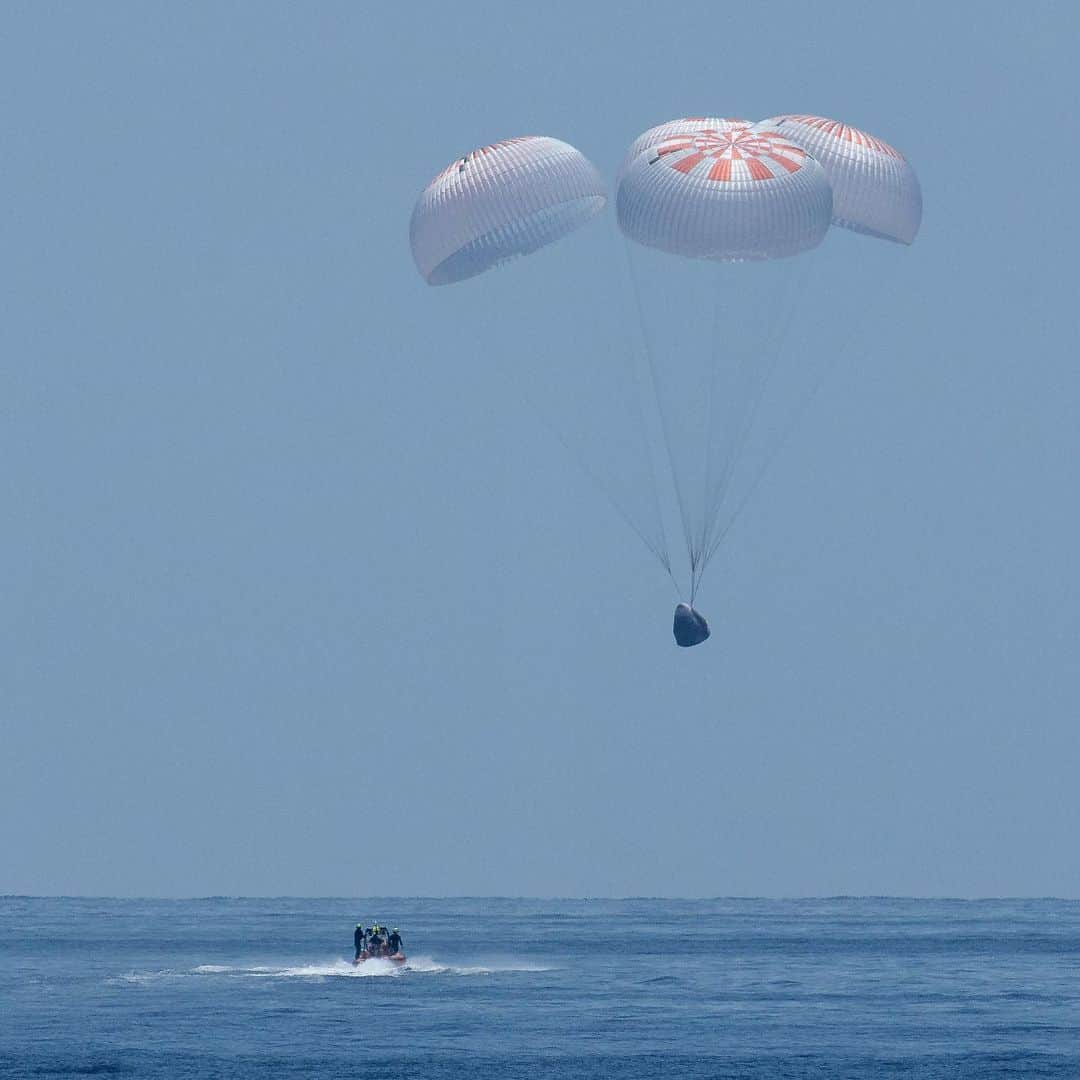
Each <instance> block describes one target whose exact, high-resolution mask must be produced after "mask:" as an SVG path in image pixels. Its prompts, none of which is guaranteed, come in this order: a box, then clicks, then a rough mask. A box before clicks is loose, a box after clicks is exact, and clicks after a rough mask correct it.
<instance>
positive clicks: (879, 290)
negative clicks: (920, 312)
mask: <svg viewBox="0 0 1080 1080" xmlns="http://www.w3.org/2000/svg"><path fill="white" fill-rule="evenodd" d="M891 280H892V277H891V275H890V274H881V275H880V277H879V278H878V282H877V286H876V288H875V290H874V292H873V294H872V295H871V298H870V300H869V301H868V302H867V303H866V304H864V305H863V307H862V309H861V312H860V314H859V316H858V317H857V318H856V319H855V321H854V324H853V325H852V327H851V328H850V329H849V332H848V333H847V335H846V336H845V339H844V340H843V341H842V342H841V343H840V345H839V346H838V347H837V348H836V349H835V350H834V351H833V353H832V355H831V356H830V358H829V360H828V361H827V362H826V364H825V365H824V366H823V367H822V369H821V371H820V372H819V373H818V374H817V376H816V377H815V379H814V381H813V383H812V384H811V386H810V388H809V390H807V391H806V393H805V394H804V395H803V397H802V398H801V400H800V401H799V402H798V403H797V404H796V406H795V408H794V409H793V410H792V412H791V415H790V416H789V418H788V421H787V423H786V424H785V426H784V430H783V431H782V432H781V434H780V437H779V439H777V440H776V442H775V444H774V445H773V447H772V448H771V449H770V451H769V453H768V454H767V455H766V457H765V460H764V461H763V462H762V463H761V465H760V467H759V468H758V470H757V472H756V474H755V475H754V478H753V480H752V481H751V482H750V486H749V487H748V488H747V489H746V491H745V492H744V494H743V497H742V498H741V499H740V500H739V502H738V504H737V505H736V507H735V510H734V512H733V513H732V514H731V516H730V517H729V518H728V520H727V521H726V522H725V524H724V526H723V528H722V529H721V530H720V532H719V534H718V535H717V537H716V539H715V540H714V541H713V544H712V547H711V548H710V549H709V552H708V554H707V556H706V562H708V560H709V559H711V558H712V557H713V555H714V554H715V553H716V551H717V550H718V549H719V547H720V545H721V544H722V543H723V542H724V540H725V538H726V537H727V535H728V533H729V532H731V530H732V528H734V526H735V522H736V521H738V519H739V517H740V515H741V514H742V512H743V510H744V509H745V508H746V505H747V503H749V502H750V499H751V498H752V497H753V495H754V492H755V491H756V490H757V489H758V486H759V485H760V484H761V481H762V480H763V479H764V478H765V474H766V473H767V472H768V471H769V469H770V467H771V466H772V464H773V462H774V461H775V460H776V459H777V457H779V455H780V451H781V450H782V449H783V448H784V446H785V445H786V444H787V441H788V439H789V438H790V437H791V435H792V433H793V432H794V431H795V428H796V427H798V425H799V421H800V420H801V419H802V418H803V416H805V415H806V412H807V410H808V409H809V408H810V404H811V403H812V402H813V400H814V398H815V397H816V396H817V394H818V391H819V390H820V389H821V387H822V386H823V385H824V384H825V380H826V379H827V378H828V377H829V375H830V374H831V373H832V372H833V371H834V370H835V369H836V367H837V366H838V364H839V363H840V360H841V358H842V357H843V356H844V355H845V354H846V353H847V352H848V351H849V350H850V349H851V348H852V346H853V345H854V343H855V342H856V341H857V340H859V339H860V338H861V337H862V333H861V331H862V328H863V326H864V325H865V324H866V322H867V320H868V318H869V315H870V312H871V311H872V310H873V309H874V308H876V307H877V305H878V304H879V303H880V302H881V299H882V297H883V296H885V294H886V293H887V292H888V289H887V288H886V285H887V284H888V283H890V282H891Z"/></svg>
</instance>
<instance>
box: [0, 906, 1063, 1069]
mask: <svg viewBox="0 0 1080 1080" xmlns="http://www.w3.org/2000/svg"><path fill="white" fill-rule="evenodd" d="M376 921H378V922H380V923H382V924H384V925H388V926H397V927H400V928H401V932H402V936H403V938H404V940H405V951H406V952H407V953H408V956H409V960H408V963H407V964H406V965H405V966H404V967H397V966H394V965H392V964H390V963H389V962H387V961H377V962H373V963H367V964H364V965H362V966H361V967H359V968H354V967H353V966H352V964H351V958H352V931H353V927H354V925H355V924H356V923H357V922H363V923H364V924H365V925H368V924H370V923H372V922H376ZM92 1075H106V1076H112V1075H115V1076H133V1077H151V1078H156V1077H236V1078H242V1077H266V1078H269V1077H301V1076H303V1077H351V1076H356V1077H371V1078H387V1080H389V1078H396V1077H422V1078H430V1080H442V1078H447V1080H448V1078H452V1077H497V1078H517V1077H521V1078H529V1080H536V1078H540V1077H560V1078H562V1077H566V1078H571V1077H575V1078H576V1077H586V1078H588V1077H596V1078H600V1077H604V1078H621V1077H669V1076H670V1077H690V1078H697V1077H702V1078H704V1077H710V1078H713V1077H715V1078H728V1077H730V1078H742V1077H746V1078H750V1077H753V1078H762V1080H764V1078H781V1077H783V1078H796V1077H815V1078H824V1077H851V1078H856V1077H875V1078H882V1077H884V1078H889V1077H919V1078H933V1077H943V1078H944V1077H949V1078H955V1077H971V1078H980V1080H982V1078H995V1077H1006V1076H1007V1077H1025V1078H1027V1077H1062V1078H1065V1077H1068V1078H1071V1080H1075V1078H1080V903H1077V902H1065V901H1058V900H989V901H960V900H896V899H849V898H837V899H827V900H740V899H731V900H703V901H679V900H644V899H638V900H510V899H453V900H437V899H378V900H372V899H364V900H349V899H326V900H314V899H313V900H302V899H224V898H212V899H201V900H94V899H39V898H23V897H7V898H3V899H0V1076H3V1077H16V1076H17V1077H23V1076H27V1077H30V1076H33V1077H61V1076H92Z"/></svg>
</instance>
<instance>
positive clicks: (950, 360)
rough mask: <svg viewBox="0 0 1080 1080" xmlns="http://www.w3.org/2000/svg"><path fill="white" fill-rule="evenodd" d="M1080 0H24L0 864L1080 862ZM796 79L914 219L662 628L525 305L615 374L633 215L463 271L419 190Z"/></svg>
mask: <svg viewBox="0 0 1080 1080" xmlns="http://www.w3.org/2000/svg"><path fill="white" fill-rule="evenodd" d="M1077 23H1078V19H1077V15H1076V9H1075V7H1073V6H1072V5H1067V4H1058V5H1054V4H1033V5H1028V6H1025V7H1024V8H1023V9H1022V10H1021V9H1020V8H1017V7H1015V6H1013V5H993V4H989V5H974V4H972V5H950V6H947V7H946V8H945V10H942V6H941V5H936V4H906V5H862V4H853V3H845V4H832V5H828V6H824V5H815V6H813V7H809V6H807V5H802V4H754V5H749V4H748V5H737V6H721V5H716V4H701V5H693V4H683V5H680V4H669V5H651V4H632V3H631V4H623V5H605V4H597V5H592V6H589V7H588V8H587V9H586V10H580V8H579V6H578V5H575V4H570V3H555V4H549V5H544V6H535V7H530V8H527V9H523V10H521V11H517V10H516V9H514V8H510V7H507V6H505V5H499V4H475V3H460V4H455V5H426V4H413V5H398V6H396V8H394V9H393V10H391V8H390V6H386V7H384V8H382V9H380V10H376V9H374V8H371V7H369V6H364V5H355V4H332V3H324V4H321V5H318V6H311V7H305V6H301V5H291V4H272V3H267V4H258V5H256V4H196V5H189V6H174V5H166V4H118V3H105V4H100V5H79V4H55V3H53V4H41V3H33V4H28V3H11V4H9V5H7V7H6V11H5V24H6V26H5V34H4V36H3V40H2V42H0V117H2V122H3V130H4V140H3V141H4V150H3V166H2V172H0V175H2V176H3V190H4V197H3V200H2V202H0V207H2V208H0V243H2V245H3V251H4V259H3V263H2V267H3V268H2V271H0V273H2V274H3V296H4V301H5V303H4V317H3V319H2V320H0V354H2V356H3V360H2V363H0V410H2V415H3V424H2V427H0V439H2V442H0V448H2V451H3V457H4V465H5V467H4V470H3V474H2V475H3V483H4V503H5V505H6V506H7V508H8V513H7V514H6V515H5V522H4V527H3V529H2V530H0V575H2V588H3V597H4V600H3V606H2V614H0V690H2V699H0V710H2V711H0V725H2V727H0V739H2V752H0V892H28V893H97V894H116V895H126V894H144V895H147V894H164V895H192V894H233V893H246V894H283V893H291V894H306V895H313V894H336V895H342V894H344V895H355V894H361V895H371V894H380V895H386V894H424V895H442V894H489V893H499V894H539V895H626V894H637V895H641V894H645V895H654V894H655V895H721V894H739V895H747V894H765V895H808V894H836V893H875V894H881V893H901V894H915V895H928V894H929V895H942V894H948V895H1001V894H1009V895H1019V894H1027V895H1045V894H1056V895H1062V896H1080V870H1078V869H1077V867H1076V864H1075V860H1073V859H1072V858H1071V856H1070V852H1071V851H1072V850H1073V848H1074V846H1075V836H1076V832H1077V828H1078V826H1080V794H1078V786H1077V784H1076V775H1077V766H1078V764H1080V736H1078V734H1077V719H1078V715H1080V665H1078V664H1077V662H1076V655H1077V641H1078V638H1080V568H1078V563H1077V559H1076V550H1077V533H1078V531H1080V514H1078V511H1077V506H1076V494H1075V493H1076V463H1077V459H1078V452H1080V434H1078V429H1077V423H1076V415H1077V403H1078V401H1080V376H1078V375H1077V370H1076V363H1075V361H1076V356H1077V344H1078V333H1077V329H1078V326H1077V320H1078V316H1077V305H1076V281H1077V278H1076V270H1075V257H1074V252H1075V250H1076V242H1077V225H1076V221H1077V218H1076V215H1075V212H1074V210H1073V208H1072V207H1073V202H1074V200H1075V188H1076V176H1077V169H1078V166H1080V151H1078V140H1077V139H1076V136H1075V127H1076V125H1075V116H1074V109H1075V101H1076V77H1075V74H1074V70H1075V65H1074V56H1073V52H1074V49H1073V44H1074V42H1075V41H1076V38H1077V32H1078V30H1080V27H1078V25H1077ZM791 111H794V112H812V113H818V114H823V115H827V116H835V117H838V118H841V119H843V120H845V121H847V122H849V123H852V124H855V125H858V126H862V127H865V128H867V129H869V130H871V131H873V132H874V133H875V134H878V135H880V136H881V137H883V138H885V139H886V140H888V141H889V142H891V143H892V144H893V145H895V146H897V147H899V148H900V149H901V150H903V152H904V153H905V154H906V155H907V156H908V157H909V159H910V160H911V161H912V162H913V163H914V165H915V167H916V169H917V171H918V173H919V176H920V179H921V182H922V187H923V194H924V201H925V215H924V220H923V227H922V232H921V233H920V235H919V237H918V240H917V242H916V243H915V245H914V246H913V247H912V248H911V249H910V250H906V251H901V250H900V249H897V254H898V255H899V256H900V257H901V262H899V263H898V264H897V269H896V270H894V271H893V272H892V274H891V277H890V292H889V294H888V295H887V297H886V300H885V303H884V314H883V315H882V316H881V317H880V318H879V319H878V321H877V322H875V324H874V325H875V328H876V332H874V333H873V334H867V335H865V336H864V338H863V344H862V346H861V347H858V348H856V349H854V350H853V351H852V352H851V353H849V354H848V355H846V356H845V357H843V358H842V359H841V360H840V361H839V362H837V363H836V364H835V366H834V367H833V369H832V370H831V371H830V373H829V376H828V378H827V380H826V382H825V384H824V385H823V387H822V388H821V390H820V392H819V393H818V394H817V396H816V397H815V399H814V400H813V402H812V405H811V407H810V409H809V410H808V411H807V413H806V415H805V416H804V418H803V420H802V422H801V423H800V424H799V426H798V428H797V429H796V430H795V431H794V432H793V434H792V436H791V438H790V440H789V441H788V442H787V444H786V445H785V447H784V448H783V451H782V453H781V454H780V456H779V457H778V459H777V460H776V462H775V464H774V466H773V468H772V469H771V471H770V473H769V475H768V476H767V478H766V480H765V481H764V483H763V484H762V485H761V487H760V489H759V490H758V492H757V494H756V496H755V498H754V500H753V502H752V503H751V505H750V506H749V507H748V508H747V510H746V512H745V514H744V515H743V516H742V518H741V519H740V521H739V523H738V526H737V527H736V529H735V530H734V531H733V533H732V534H731V537H730V540H729V542H728V543H727V544H726V545H725V548H724V551H723V552H722V554H721V556H720V557H719V558H718V560H717V562H716V563H715V564H714V566H713V567H712V568H711V570H710V577H709V580H708V583H707V595H706V597H705V598H704V601H705V602H704V607H705V609H706V611H707V614H708V615H709V617H710V620H711V623H712V627H713V638H712V640H710V641H709V642H708V643H707V644H706V645H705V646H702V647H701V648H699V649H694V650H690V651H682V650H677V649H676V648H675V646H674V645H673V643H672V640H671V632H670V618H671V608H672V603H673V600H674V595H673V592H672V589H671V586H670V583H668V582H667V581H666V579H665V578H664V576H663V574H662V573H661V572H659V571H658V570H657V568H656V565H655V563H652V562H650V559H649V556H648V554H647V552H646V551H645V550H644V548H643V547H642V546H641V545H640V544H639V542H638V541H637V540H636V539H635V537H634V536H633V534H632V533H631V532H630V531H629V530H627V529H626V527H625V525H624V524H623V523H622V522H620V520H619V519H618V517H617V516H616V515H615V514H613V513H612V511H611V510H610V508H609V507H608V506H607V505H606V504H605V503H604V502H603V500H601V499H599V498H598V497H597V494H596V491H595V489H594V487H593V486H592V485H591V484H590V482H589V481H588V479H587V478H586V477H585V476H583V474H582V473H581V471H580V470H579V469H578V468H577V466H576V465H575V464H574V462H573V461H572V459H571V458H569V457H568V456H567V454H566V453H565V452H564V451H563V450H562V448H561V447H560V446H559V445H558V443H557V441H556V440H555V439H553V437H552V434H551V432H550V431H549V430H547V428H546V427H545V426H544V424H542V423H540V422H538V421H537V418H536V416H535V415H534V414H533V413H532V412H531V411H530V410H529V409H528V408H526V407H524V406H523V404H522V399H521V395H520V394H519V393H515V385H516V384H517V383H518V381H519V380H518V379H517V377H516V374H515V372H516V371H528V372H533V371H534V370H535V369H534V367H530V366H529V365H536V364H538V363H541V362H542V361H543V359H544V355H545V338H544V336H543V335H544V332H545V324H544V320H539V321H538V317H537V311H536V304H535V295H536V292H535V290H536V289H537V288H544V289H547V290H550V292H549V293H548V294H547V295H548V296H549V297H554V298H556V299H557V300H558V299H560V298H561V300H562V301H563V306H564V309H565V314H564V316H563V317H561V318H560V319H558V320H554V321H551V323H550V326H549V327H548V328H549V329H550V331H551V333H552V335H553V336H554V337H555V338H557V339H558V340H559V341H560V342H561V343H563V345H564V351H562V352H561V353H560V356H561V358H562V359H563V360H564V361H566V360H567V359H569V360H571V361H572V360H573V359H574V354H573V353H569V352H567V351H565V350H567V349H571V348H573V347H574V345H573V343H575V342H576V343H577V347H580V349H581V355H582V357H583V359H586V358H588V357H589V356H590V355H592V356H599V357H602V358H603V361H604V362H605V363H608V362H611V361H612V359H616V360H617V359H618V356H619V348H620V347H621V345H620V344H616V342H621V340H622V339H621V338H620V336H619V335H620V330H621V329H623V328H621V327H620V321H621V320H622V315H623V312H624V311H625V309H624V308H619V307H618V306H615V305H617V303H618V301H617V299H612V298H613V297H617V296H618V295H619V293H618V289H617V288H613V287H612V280H613V279H612V275H611V273H609V270H608V267H609V266H610V263H605V262H604V261H603V260H602V259H601V258H600V257H599V256H597V257H595V258H594V257H593V253H594V252H599V251H601V249H603V248H604V245H605V244H606V243H607V241H606V240H605V239H604V238H605V237H608V236H610V235H611V230H613V229H614V221H613V215H611V214H610V213H608V214H607V215H606V216H605V217H604V218H603V219H602V221H600V222H598V223H596V224H595V229H594V228H593V226H590V230H593V231H591V232H590V231H589V230H583V233H582V237H581V239H580V242H579V241H578V238H576V237H575V238H572V241H571V242H567V244H565V245H559V246H558V247H557V248H555V249H552V251H550V252H545V253H543V254H541V255H538V256H536V257H535V259H530V260H527V261H526V262H523V263H521V264H520V273H519V267H518V266H514V267H510V268H508V269H507V270H505V271H501V272H500V273H499V274H497V275H487V276H486V277H485V278H484V279H479V280H477V281H476V282H472V283H468V284H467V285H462V286H460V287H456V288H452V289H451V288H448V289H430V288H428V287H427V286H426V285H425V284H424V283H423V282H422V280H421V279H420V277H419V276H418V275H417V273H416V271H415V269H414V267H413V265H412V261H411V257H410V254H409V248H408V219H409V214H410V211H411V208H412V204H413V201H414V200H415V198H416V195H417V194H418V192H419V191H420V189H421V188H422V187H423V186H424V184H426V182H427V181H428V179H429V178H430V177H431V176H432V175H433V174H434V173H435V172H437V171H438V170H439V169H441V168H442V167H443V166H444V165H445V164H446V163H447V162H448V161H450V160H451V159H452V158H454V157H455V156H459V155H460V154H462V153H464V152H466V151H467V150H469V149H470V148H472V147H474V146H476V145H479V144H483V143H488V142H491V141H493V140H495V139H499V138H504V137H507V136H511V135H516V134H526V133H542V134H550V135H554V136H557V137H559V138H562V139H565V140H567V141H569V142H571V143H573V144H574V145H575V146H578V147H580V148H581V149H582V150H583V151H584V152H585V153H586V154H587V155H588V156H589V157H590V158H591V159H592V160H593V161H594V162H596V163H597V165H598V166H599V167H600V169H601V170H602V171H603V173H604V174H605V176H606V177H607V178H608V179H609V180H610V179H611V178H612V177H613V175H614V171H615V169H616V168H617V166H618V163H619V160H620V158H621V155H622V153H623V152H624V150H625V147H626V146H627V145H628V144H629V142H630V141H631V140H632V139H633V138H634V136H635V135H637V134H638V133H639V132H640V131H641V130H643V129H645V128H647V127H649V126H651V125H652V124H655V123H658V122H660V121H662V120H665V119H669V118H671V117H676V116H683V115H700V114H703V113H712V114H718V115H733V116H746V117H750V118H758V117H765V116H770V115H774V114H776V113H779V112H791ZM575 245H576V246H575ZM843 274H844V275H846V278H845V277H844V276H843V275H841V277H840V278H838V279H837V282H836V285H835V288H836V290H837V295H836V296H835V297H834V296H830V295H829V294H828V291H827V290H826V292H825V294H824V296H823V300H822V303H824V304H826V305H827V304H830V303H833V302H835V303H836V304H837V305H842V304H843V303H844V297H845V296H849V297H850V295H851V293H847V292H846V291H845V284H844V283H845V280H846V282H847V285H848V286H849V287H850V289H851V290H852V291H853V292H854V293H855V294H856V295H858V292H857V290H858V288H859V286H860V282H861V279H862V276H863V275H862V270H861V263H853V265H852V266H850V267H849V268H847V269H846V270H845V271H844V272H843ZM489 279H490V280H489ZM822 287H823V288H824V286H822ZM828 287H829V288H833V287H834V286H832V285H831V284H829V285H828ZM814 325H815V324H814V323H813V321H812V320H811V321H810V322H808V323H807V324H806V332H805V338H804V344H803V347H804V348H806V349H807V350H810V352H809V353H808V356H812V357H816V358H817V360H819V361H820V359H821V357H820V355H818V354H817V353H816V352H814V350H815V349H816V348H817V347H818V346H820V349H822V350H827V349H828V348H829V347H830V346H829V343H828V341H827V340H826V339H825V338H824V337H822V338H820V339H818V338H815V336H814V334H813V333H812V332H811V329H810V328H811V327H813V326H814ZM815 341H817V342H818V345H815ZM566 343H570V344H566ZM515 365H516V367H515ZM596 422H597V426H598V429H603V430H607V427H606V425H616V424H618V423H619V422H620V421H619V414H618V410H617V408H616V403H615V401H614V399H613V400H612V405H611V410H610V414H606V413H604V412H603V410H601V412H600V413H599V414H597V416H596ZM373 853H374V854H373Z"/></svg>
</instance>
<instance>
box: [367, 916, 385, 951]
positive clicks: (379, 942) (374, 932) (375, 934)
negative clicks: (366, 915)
mask: <svg viewBox="0 0 1080 1080" xmlns="http://www.w3.org/2000/svg"><path fill="white" fill-rule="evenodd" d="M381 930H382V927H381V926H380V925H379V924H378V923H376V924H375V925H374V926H373V927H372V928H371V933H370V934H368V952H369V953H371V955H372V956H382V949H383V938H382V935H381V934H380V931H381Z"/></svg>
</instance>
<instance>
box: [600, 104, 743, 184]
mask: <svg viewBox="0 0 1080 1080" xmlns="http://www.w3.org/2000/svg"><path fill="white" fill-rule="evenodd" d="M750 126H751V125H750V121H749V120H732V119H725V118H724V117H722V116H685V117H683V118H682V119H681V120H668V121H667V122H666V123H663V124H657V125H656V127H651V128H649V130H648V131H643V132H642V133H641V134H640V135H639V136H638V137H637V138H636V139H635V140H634V141H633V142H632V143H631V144H630V149H629V150H627V151H626V156H625V157H624V158H623V161H622V165H620V166H619V172H618V175H617V178H616V181H615V182H616V184H617V183H618V182H619V180H621V179H622V178H623V177H624V176H625V175H626V172H627V170H628V169H629V168H630V166H631V165H633V163H634V161H635V159H636V158H637V156H638V154H640V153H641V151H642V150H649V149H651V148H652V147H654V146H656V145H657V144H658V143H661V142H663V141H664V140H665V139H666V138H668V137H669V136H671V135H694V134H696V133H697V132H699V131H705V132H727V131H734V130H736V129H738V128H748V127H750Z"/></svg>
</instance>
